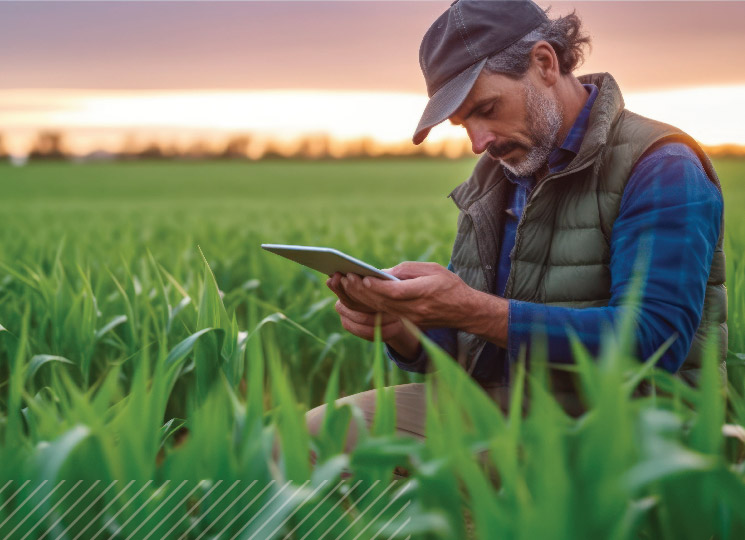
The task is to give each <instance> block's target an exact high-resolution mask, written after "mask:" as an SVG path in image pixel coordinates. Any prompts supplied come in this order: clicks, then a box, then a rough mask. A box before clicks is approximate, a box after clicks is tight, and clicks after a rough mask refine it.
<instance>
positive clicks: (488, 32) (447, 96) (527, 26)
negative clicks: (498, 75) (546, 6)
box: [413, 0, 548, 144]
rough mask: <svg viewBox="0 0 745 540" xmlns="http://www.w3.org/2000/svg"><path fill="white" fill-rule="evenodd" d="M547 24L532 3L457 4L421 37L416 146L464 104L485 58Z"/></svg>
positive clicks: (482, 0)
mask: <svg viewBox="0 0 745 540" xmlns="http://www.w3.org/2000/svg"><path fill="white" fill-rule="evenodd" d="M546 21H548V18H547V17H546V14H545V13H544V12H543V10H542V9H541V8H540V7H538V5H536V4H535V3H533V2H532V1H531V0H456V1H455V2H453V3H452V4H451V5H450V7H449V8H448V10H447V11H446V12H445V13H443V14H442V15H440V16H439V17H438V18H437V20H436V21H435V22H434V24H432V26H430V27H429V30H427V33H426V34H424V38H423V39H422V45H421V47H420V48H419V65H420V66H421V68H422V73H423V74H424V80H425V82H426V83H427V94H428V95H429V98H430V99H429V103H427V106H426V108H425V109H424V113H422V118H421V120H419V125H418V126H417V128H416V131H415V133H414V138H413V140H414V144H419V143H421V142H422V141H423V140H424V139H425V138H426V137H427V134H428V133H429V130H430V129H431V128H432V127H434V126H435V125H437V124H439V123H440V122H443V121H444V120H447V118H448V117H450V115H452V114H453V113H454V112H455V111H456V110H458V107H460V106H461V104H462V103H463V101H464V100H465V99H466V96H467V95H468V92H470V91H471V88H472V87H473V84H474V83H475V82H476V79H477V78H478V76H479V73H481V70H482V69H483V67H484V64H486V61H487V59H488V58H489V57H490V56H492V55H494V54H496V53H498V52H499V51H501V50H503V49H506V48H507V47H509V46H510V45H512V44H513V43H515V42H516V41H518V40H519V39H520V38H522V37H523V36H525V35H526V34H528V33H529V32H531V31H532V30H534V29H536V28H537V27H538V26H540V25H541V24H543V23H545V22H546Z"/></svg>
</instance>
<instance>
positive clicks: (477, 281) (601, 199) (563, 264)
mask: <svg viewBox="0 0 745 540" xmlns="http://www.w3.org/2000/svg"><path fill="white" fill-rule="evenodd" d="M579 81H580V82H582V83H591V84H595V85H596V86H597V87H598V95H597V98H596V100H595V103H594V104H593V107H592V110H591V112H590V119H589V124H588V128H587V132H586V134H585V138H584V139H583V141H582V145H581V147H580V150H579V153H578V154H577V155H576V156H575V157H574V158H573V159H572V161H571V162H570V163H569V164H568V165H567V166H566V168H565V169H563V170H561V171H558V172H555V173H552V174H548V175H547V176H545V177H544V178H543V179H541V180H540V182H538V183H537V185H536V187H535V188H534V189H533V190H532V192H531V194H530V197H529V199H528V201H527V204H526V205H525V209H524V212H523V215H522V217H521V219H520V221H519V223H518V226H517V233H516V238H515V247H514V249H513V251H512V253H511V259H512V262H511V269H510V275H509V277H508V280H507V287H506V292H505V297H507V298H514V299H517V300H524V301H528V302H537V303H542V304H547V305H553V306H570V307H576V308H585V307H597V306H606V305H607V304H608V301H609V299H610V284H611V276H610V234H611V230H612V228H613V223H614V221H615V220H616V217H617V216H618V212H619V208H620V204H621V197H622V195H623V192H624V188H625V186H626V182H627V181H628V179H629V176H630V174H631V170H632V168H633V166H634V164H635V163H636V162H637V161H638V160H639V158H640V157H641V156H642V155H643V154H644V153H645V152H646V151H647V150H650V149H651V148H652V147H655V146H656V145H659V144H661V143H666V142H671V141H675V142H683V143H685V144H687V145H688V146H689V147H690V148H692V149H693V150H694V151H695V152H696V155H697V156H698V157H699V159H700V160H701V163H702V164H703V167H704V169H705V171H706V174H707V175H708V177H709V179H710V180H711V182H713V183H714V184H715V185H716V186H717V187H718V188H719V189H720V190H721V186H720V184H719V179H718V177H717V175H716V172H715V171H714V167H713V166H712V164H711V161H710V160H709V158H708V157H707V156H706V154H705V153H704V151H703V150H702V149H701V147H700V146H699V145H698V144H697V143H696V142H695V141H694V140H693V139H692V138H691V137H690V136H688V135H687V134H685V133H684V132H682V131H681V130H679V129H678V128H675V127H673V126H670V125H668V124H664V123H662V122H657V121H655V120H651V119H649V118H645V117H643V116H640V115H637V114H634V113H632V112H630V111H628V110H626V109H625V108H624V101H623V97H622V96H621V91H620V89H619V87H618V85H617V83H616V81H615V80H614V79H613V77H611V75H610V74H608V73H597V74H591V75H584V76H580V77H579ZM508 184H509V180H508V179H507V178H506V177H505V175H504V169H503V168H502V166H501V165H499V163H498V162H496V161H494V160H492V159H491V158H490V157H489V156H487V155H483V156H482V157H481V159H480V160H479V161H478V163H477V164H476V166H475V168H474V170H473V172H472V174H471V176H470V177H469V178H468V180H466V181H465V182H463V183H462V184H460V185H459V186H458V187H456V188H455V189H454V190H453V191H452V192H451V193H450V195H449V197H451V198H452V199H453V202H454V203H455V204H456V206H457V207H458V208H459V210H460V214H459V216H458V226H457V233H456V238H455V242H454V246H453V252H452V257H451V263H452V265H453V271H454V272H455V273H456V274H457V275H458V276H460V278H461V279H463V281H465V282H466V283H467V284H468V285H469V286H470V287H473V288H474V289H477V290H480V291H483V292H486V293H489V294H495V284H496V270H497V259H498V254H499V247H500V240H501V236H502V230H503V221H504V215H505V210H506V204H507V197H508V193H509V192H508ZM723 237H724V218H722V227H721V232H720V235H719V239H718V241H717V244H716V248H715V251H714V257H713V260H712V263H711V267H710V272H709V278H708V282H707V286H706V294H705V300H704V306H703V316H702V319H701V324H700V325H699V327H698V329H697V331H696V333H695V335H694V337H693V342H692V345H691V348H690V351H689V353H688V356H687V357H686V359H685V362H684V363H683V366H682V367H681V369H680V371H679V374H680V376H682V377H683V378H684V379H685V380H686V381H687V382H689V383H690V384H695V382H696V379H697V373H698V369H699V366H700V363H701V357H702V351H703V344H704V342H705V340H706V336H707V332H708V331H715V332H716V333H717V334H718V339H719V345H720V347H719V351H720V358H721V362H722V363H721V369H722V370H723V371H724V369H726V368H725V367H724V358H725V356H726V352H727V324H726V319H727V293H726V289H725V286H724V278H725V275H724V273H725V262H724V251H723V248H722V246H723ZM457 341H458V354H457V360H458V362H459V363H460V364H461V366H462V367H463V368H464V369H465V370H466V371H467V372H468V373H469V374H471V373H472V371H473V368H474V366H475V365H476V361H475V360H476V359H477V358H478V356H479V354H480V353H481V351H482V350H483V348H484V345H486V341H485V340H484V339H482V338H480V337H478V336H476V335H474V334H470V333H467V332H463V331H459V332H458V334H457ZM551 371H552V379H553V385H554V389H555V390H556V389H557V387H561V388H562V389H564V390H571V386H572V385H571V382H570V380H569V375H567V374H566V372H561V371H559V370H551ZM568 386H569V387H568Z"/></svg>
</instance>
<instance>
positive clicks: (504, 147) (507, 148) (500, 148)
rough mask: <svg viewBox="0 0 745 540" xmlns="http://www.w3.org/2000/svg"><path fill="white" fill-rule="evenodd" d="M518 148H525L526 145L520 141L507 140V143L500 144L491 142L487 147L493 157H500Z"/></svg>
mask: <svg viewBox="0 0 745 540" xmlns="http://www.w3.org/2000/svg"><path fill="white" fill-rule="evenodd" d="M516 148H524V145H522V144H520V143H518V142H514V141H509V142H506V143H504V144H500V145H495V144H490V145H489V146H488V147H487V149H486V151H487V152H488V153H489V154H490V155H491V156H492V157H493V158H495V159H500V158H501V157H502V156H505V155H507V154H509V153H510V152H512V151H513V150H514V149H516Z"/></svg>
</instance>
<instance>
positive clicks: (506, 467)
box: [0, 160, 745, 540]
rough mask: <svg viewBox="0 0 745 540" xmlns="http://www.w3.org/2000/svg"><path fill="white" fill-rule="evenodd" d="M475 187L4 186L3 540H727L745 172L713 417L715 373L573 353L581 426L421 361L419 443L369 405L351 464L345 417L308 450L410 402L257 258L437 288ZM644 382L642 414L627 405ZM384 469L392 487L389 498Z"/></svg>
mask: <svg viewBox="0 0 745 540" xmlns="http://www.w3.org/2000/svg"><path fill="white" fill-rule="evenodd" d="M474 163H475V161H473V160H463V161H445V160H442V161H440V160H390V161H379V160H366V161H345V162H342V161H339V162H299V161H292V162H291V161H276V162H257V163H237V162H236V163H230V162H214V163H203V162H194V163H167V162H157V163H156V162H153V163H143V162H132V163H107V164H61V163H39V164H36V163H34V164H31V165H28V166H24V167H11V166H9V165H2V166H0V218H1V219H2V221H1V223H2V226H0V537H3V538H5V537H9V538H24V540H25V538H29V539H31V538H69V539H76V538H111V537H114V536H115V537H117V538H166V537H168V538H171V537H173V538H215V537H220V538H237V537H241V538H285V537H289V538H298V539H300V538H306V539H316V538H330V539H332V540H333V539H336V538H338V539H341V538H345V539H346V538H349V539H352V538H373V537H377V538H389V537H393V538H407V537H409V536H410V537H411V538H442V539H445V538H464V537H467V536H471V537H478V538H495V537H499V538H524V539H533V538H541V539H543V538H593V539H594V538H618V539H621V538H670V539H673V538H674V539H679V538H711V537H716V538H742V537H743V536H744V535H745V504H743V501H745V465H744V464H743V449H742V448H743V447H742V445H741V444H740V443H738V442H737V438H736V437H735V436H733V435H737V434H738V431H737V429H736V427H735V425H736V424H740V425H745V399H743V398H742V397H741V396H742V395H744V394H745V376H743V375H744V374H745V370H743V367H742V365H743V363H745V326H744V325H745V294H744V293H743V287H745V285H744V284H743V280H745V269H744V268H743V266H742V265H743V263H745V259H744V258H743V257H742V253H743V249H744V248H745V218H743V217H742V216H741V214H740V213H739V209H740V208H742V207H743V205H744V204H745V182H744V181H745V162H743V161H735V160H730V161H727V160H722V161H718V162H716V163H715V166H716V168H717V171H718V172H719V175H720V177H721V179H722V183H723V189H724V193H725V204H726V206H725V213H726V228H727V229H726V230H727V235H726V244H725V250H726V252H727V257H728V261H727V279H728V284H727V285H728V291H729V302H730V304H729V328H730V338H729V339H730V341H729V346H730V351H731V352H730V358H729V373H730V388H729V389H728V392H725V389H724V388H722V386H721V384H720V381H719V380H718V378H717V375H716V366H715V359H714V358H713V357H711V358H710V359H709V360H710V361H709V362H708V364H707V365H706V366H705V368H706V369H705V373H704V378H703V381H702V383H701V386H700V388H699V389H697V390H693V389H690V388H687V387H685V386H683V385H682V384H681V383H680V382H679V381H678V380H677V379H675V378H673V377H670V376H666V375H665V374H664V373H657V372H654V371H653V370H650V369H648V368H645V367H644V366H643V364H642V363H641V362H639V360H638V359H633V358H630V354H629V351H630V350H631V347H630V345H631V344H630V340H629V339H627V337H628V336H626V338H624V339H622V340H621V346H619V347H617V348H614V349H609V350H608V351H607V353H606V355H605V356H603V357H602V358H600V359H591V358H589V357H588V356H587V355H586V354H585V353H584V352H583V351H582V350H581V348H578V352H577V360H578V372H579V375H580V378H581V380H582V382H583V385H584V388H585V391H586V392H587V398H588V405H589V412H588V413H587V414H585V415H584V416H583V417H582V418H580V419H577V420H575V419H570V418H569V417H567V416H566V415H564V414H563V412H562V411H561V410H560V409H558V408H557V406H556V404H555V403H554V402H553V401H552V399H551V398H550V396H549V394H547V393H545V391H544V384H543V382H542V373H543V370H542V367H541V366H540V365H538V364H536V365H535V366H532V367H531V372H530V373H529V374H527V375H525V379H524V383H525V384H528V385H530V389H531V395H532V407H531V412H530V414H529V415H528V416H527V417H526V418H522V419H521V417H520V415H519V414H518V411H519V410H520V404H519V403H517V402H516V403H514V406H513V408H512V412H511V414H510V415H508V416H507V417H504V416H503V415H502V414H501V412H500V411H498V410H497V409H496V408H495V406H494V405H493V404H492V403H491V402H490V401H489V400H488V398H486V396H485V395H484V394H483V393H481V392H479V391H477V389H476V388H475V387H474V385H473V382H472V381H470V379H468V378H467V377H466V376H465V375H464V374H463V373H462V371H461V370H460V368H458V367H457V366H456V365H455V364H453V363H452V361H450V360H448V359H447V358H444V357H442V356H439V355H437V354H436V351H433V353H432V354H433V357H434V359H435V361H436V364H437V367H438V373H437V374H435V375H434V376H432V377H431V378H429V382H430V384H432V385H433V386H436V387H437V389H438V392H440V393H441V394H442V395H443V398H442V399H441V400H440V401H438V403H437V405H436V406H433V408H432V411H431V415H430V417H429V418H428V422H429V423H428V439H427V441H426V442H425V443H419V442H416V441H413V440H409V439H399V438H396V437H395V436H393V434H392V414H393V411H392V410H391V408H390V405H391V404H390V397H391V396H390V395H389V394H387V393H386V392H384V391H382V390H381V391H380V393H379V400H380V402H379V404H380V407H379V409H380V411H381V412H380V414H379V415H378V417H377V418H376V423H375V424H374V426H373V430H372V432H371V433H370V434H369V436H368V437H367V438H365V439H363V440H362V441H361V442H360V444H359V446H358V448H357V449H356V450H355V452H354V453H353V454H351V455H345V454H343V453H341V448H342V445H343V440H344V434H345V432H346V426H347V423H348V422H349V421H356V417H355V414H354V411H352V410H350V409H349V408H348V407H343V408H339V409H336V410H334V411H333V413H332V414H331V415H329V421H328V422H327V423H326V424H325V425H324V428H323V430H322V432H321V433H320V434H319V436H318V437H316V438H314V439H311V438H310V437H309V436H308V434H307V432H306V431H305V428H304V421H303V414H304V412H305V411H306V410H307V409H308V408H310V407H313V406H316V405H318V404H320V403H322V402H324V401H329V400H331V399H333V397H334V396H338V395H348V394H352V393H356V392H360V391H363V390H367V389H370V388H373V387H377V388H382V387H383V386H385V385H391V384H399V383H403V382H409V381H421V380H423V379H422V378H421V376H419V375H413V374H409V373H406V372H403V371H400V370H398V369H397V368H395V367H394V366H391V365H390V364H389V362H388V361H387V360H385V359H384V357H383V356H382V354H381V351H380V347H379V344H374V343H369V342H366V341H363V340H361V339H358V338H356V337H354V336H352V335H349V334H347V333H345V332H344V330H343V329H342V328H341V325H340V324H339V318H338V315H337V314H336V312H335V311H334V309H333V303H334V300H335V297H334V296H333V295H332V294H331V292H330V291H329V290H328V289H327V288H326V286H325V285H324V279H325V278H324V277H323V276H321V275H320V274H317V273H315V272H313V271H310V270H304V269H303V268H301V267H300V266H298V265H295V264H293V263H290V262H289V261H286V260H284V259H282V258H280V257H277V256H275V255H272V254H269V253H266V252H264V251H263V250H261V249H260V248H259V244H261V243H263V242H267V243H288V244H294V243H297V244H312V245H328V246H333V247H336V248H338V249H341V250H343V251H345V252H347V253H350V254H352V255H354V256H356V257H358V258H361V259H363V260H366V261H368V262H370V263H371V264H374V265H377V266H378V267H390V266H393V265H395V264H397V263H398V262H401V261H404V260H422V261H435V262H438V263H440V264H443V265H446V264H447V262H448V259H449V255H450V248H451V246H452V242H453V240H454V235H455V224H456V217H457V210H456V207H455V205H454V204H453V203H452V201H450V200H449V199H447V194H448V193H449V192H450V191H451V190H452V189H453V188H454V187H455V186H456V185H457V184H459V183H460V182H461V181H463V180H465V179H466V178H467V177H468V175H469V173H470V171H471V169H472V167H473V165H474ZM642 360H643V359H642ZM520 374H521V375H520V376H519V377H518V379H519V380H518V383H517V384H522V379H521V377H522V375H524V373H523V372H522V370H520ZM642 377H646V378H648V379H649V380H650V381H651V382H653V383H654V384H655V385H656V387H657V388H658V389H659V390H660V391H661V392H660V393H659V395H655V396H652V397H649V398H644V399H638V400H632V399H630V397H629V394H630V389H631V388H632V387H633V385H634V384H635V383H636V382H638V381H639V380H640V378H642ZM516 395H519V393H517V394H516ZM723 424H728V426H727V427H726V428H725V431H727V434H728V435H729V436H726V437H725V436H724V435H723V433H722V431H723V429H722V428H723ZM277 436H278V437H279V439H280V440H281V448H282V457H281V460H280V462H279V463H278V464H276V465H275V464H274V463H273V462H272V460H271V458H270V456H271V446H272V441H273V440H274V438H275V437H277ZM743 437H745V432H743ZM310 448H313V449H314V450H315V451H316V452H317V453H318V455H319V465H318V466H317V467H316V468H314V469H312V468H311V467H310V465H309V463H308V459H307V457H308V452H309V449H310ZM484 450H488V451H489V459H488V460H486V461H485V462H482V461H479V459H478V458H477V457H476V456H475V454H476V453H477V452H478V451H484ZM397 465H400V466H404V467H406V468H407V470H408V471H409V472H410V476H409V477H408V478H407V479H405V480H399V481H395V482H391V481H390V479H391V471H392V469H393V467H394V466H397ZM342 471H349V472H351V476H349V477H348V478H347V477H346V475H345V478H344V479H343V483H342V484H341V485H340V480H341V477H340V475H341V473H342ZM375 535H377V536H375Z"/></svg>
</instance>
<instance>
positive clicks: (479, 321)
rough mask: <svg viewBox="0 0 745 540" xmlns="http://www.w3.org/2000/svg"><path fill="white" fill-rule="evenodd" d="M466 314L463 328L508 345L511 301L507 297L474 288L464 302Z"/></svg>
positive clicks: (499, 343) (489, 339) (502, 345)
mask: <svg viewBox="0 0 745 540" xmlns="http://www.w3.org/2000/svg"><path fill="white" fill-rule="evenodd" d="M463 306H464V308H465V315H464V317H463V319H462V320H463V321H465V324H463V325H462V326H461V330H464V331H466V332H469V333H471V334H474V335H477V336H479V337H481V338H484V339H486V340H487V341H491V342H493V343H495V344H496V345H498V346H499V347H503V348H504V347H506V346H507V326H508V324H507V323H508V318H509V306H510V303H509V301H508V300H506V299H505V298H502V297H500V296H495V295H492V294H487V293H484V292H481V291H476V290H473V293H472V294H470V295H468V296H467V297H466V301H465V302H464V303H463Z"/></svg>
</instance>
